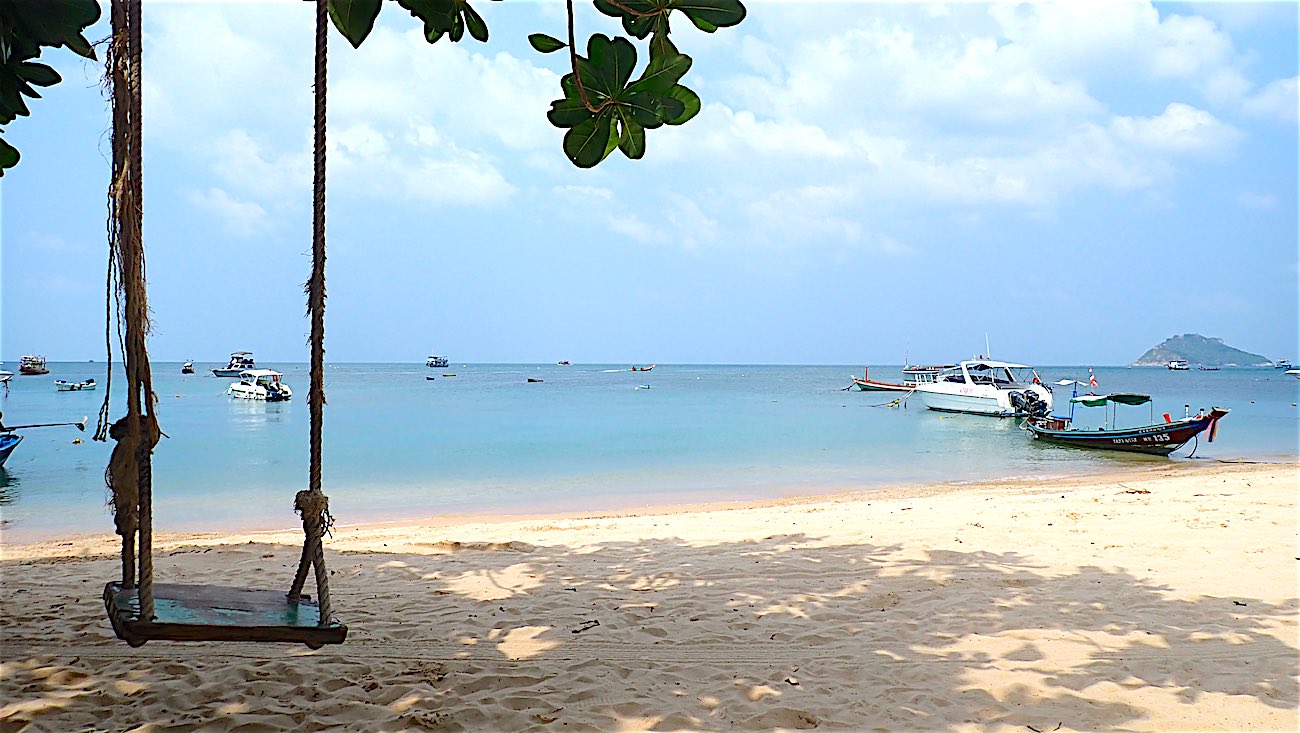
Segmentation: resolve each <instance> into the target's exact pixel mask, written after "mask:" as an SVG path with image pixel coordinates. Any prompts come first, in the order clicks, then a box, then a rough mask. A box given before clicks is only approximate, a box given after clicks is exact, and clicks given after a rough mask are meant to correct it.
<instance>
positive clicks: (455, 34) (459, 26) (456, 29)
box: [447, 15, 465, 43]
mask: <svg viewBox="0 0 1300 733" xmlns="http://www.w3.org/2000/svg"><path fill="white" fill-rule="evenodd" d="M447 37H448V38H450V39H451V41H452V43H459V42H460V39H462V38H464V37H465V21H464V20H463V19H461V17H460V15H457V16H456V17H454V18H452V20H451V30H449V31H447Z"/></svg>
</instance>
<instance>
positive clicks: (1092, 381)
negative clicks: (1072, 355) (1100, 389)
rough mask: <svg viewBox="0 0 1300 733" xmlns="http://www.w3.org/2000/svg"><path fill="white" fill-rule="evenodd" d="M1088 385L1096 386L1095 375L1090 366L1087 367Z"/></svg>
mask: <svg viewBox="0 0 1300 733" xmlns="http://www.w3.org/2000/svg"><path fill="white" fill-rule="evenodd" d="M1088 386H1089V387H1096V386H1097V377H1096V376H1094V375H1093V373H1092V367H1088Z"/></svg>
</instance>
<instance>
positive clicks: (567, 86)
mask: <svg viewBox="0 0 1300 733" xmlns="http://www.w3.org/2000/svg"><path fill="white" fill-rule="evenodd" d="M394 1H395V2H396V3H397V4H398V5H400V6H401V7H402V8H404V9H405V10H406V11H407V12H409V13H410V14H411V15H412V16H413V17H414V18H415V19H416V20H419V21H420V22H421V23H423V24H424V37H425V40H427V41H428V42H429V43H437V42H438V41H440V40H442V39H443V38H444V37H445V38H448V39H450V40H451V41H453V42H457V41H460V40H461V39H462V38H464V37H465V34H466V32H468V33H469V36H470V37H471V38H474V39H475V40H478V41H483V42H486V41H487V39H488V28H487V24H486V23H485V22H484V20H483V17H482V16H480V15H479V14H478V12H477V11H476V10H474V8H473V7H471V6H470V4H469V3H468V2H466V1H465V0H394ZM593 3H594V5H595V7H596V9H597V10H599V11H600V12H601V13H603V14H605V15H607V16H610V17H612V18H618V19H619V20H620V21H621V22H622V26H623V30H624V31H626V32H627V34H628V35H630V36H631V37H633V38H635V39H637V40H638V41H647V44H648V47H649V54H648V56H649V60H648V61H647V63H646V66H645V68H644V69H642V71H641V74H640V75H639V76H637V77H636V79H633V78H632V75H633V73H634V72H635V70H636V66H637V50H636V46H634V45H633V43H632V42H631V41H630V40H628V39H627V38H624V37H622V36H617V37H610V36H606V35H603V34H595V35H592V36H591V37H590V38H588V40H587V53H586V55H585V56H584V55H580V54H578V53H577V51H576V49H570V53H569V57H570V66H571V71H570V72H569V73H568V74H566V75H565V76H564V77H563V78H562V79H561V80H560V89H561V91H562V93H563V94H564V96H563V98H561V99H557V100H555V101H554V102H552V103H551V109H550V112H548V113H547V119H549V120H550V122H551V124H552V125H555V126H556V127H559V128H561V129H564V130H566V132H565V134H564V154H565V155H566V156H567V157H568V158H569V160H570V161H571V162H573V164H574V165H576V166H578V167H580V168H590V167H592V166H595V165H596V164H598V163H600V162H601V161H602V160H604V159H605V158H607V157H608V156H609V154H610V153H612V152H614V150H615V149H618V150H620V151H622V152H623V154H624V155H626V156H627V157H628V158H632V159H637V158H640V157H642V156H643V155H645V136H646V130H653V129H655V128H658V127H662V126H663V125H680V124H682V123H684V122H686V121H687V120H689V119H691V118H692V117H694V116H695V115H696V114H697V113H698V112H699V111H700V104H701V103H700V97H699V95H697V94H696V93H695V92H694V91H692V90H691V89H690V88H688V87H686V86H684V85H682V84H681V83H680V82H681V79H682V77H683V76H684V75H685V74H686V72H687V71H689V70H690V68H691V57H690V56H687V55H686V54H684V53H681V52H680V51H678V50H677V47H676V46H674V45H673V42H672V41H671V40H669V34H670V33H671V31H672V28H671V24H670V20H671V17H672V14H673V13H674V12H677V13H680V14H681V15H683V16H685V17H686V18H687V19H688V20H690V22H691V23H692V24H693V25H694V26H695V27H696V28H698V29H700V30H702V31H704V32H706V33H713V32H714V31H716V30H718V29H719V28H729V27H731V26H734V25H737V24H738V23H740V22H741V21H742V20H744V19H745V13H746V11H745V6H744V5H743V4H741V2H740V0H593ZM381 6H382V0H329V3H328V8H329V14H330V19H331V20H332V21H333V22H334V26H335V27H336V28H338V30H339V32H340V33H342V34H343V37H344V38H346V39H347V40H348V42H349V43H351V44H352V46H353V47H354V48H355V47H360V46H361V44H362V43H363V42H364V41H365V40H366V37H367V36H369V35H370V32H371V30H373V29H374V26H375V19H376V18H377V17H378V16H379V11H380V9H381ZM571 11H572V6H570V16H569V38H570V42H572V38H573V17H572V14H571ZM528 41H529V43H531V44H532V46H533V48H534V49H536V50H538V51H540V52H542V53H551V52H554V51H559V50H561V49H564V48H569V46H570V44H569V43H565V42H564V41H561V40H559V39H557V38H554V37H552V36H548V35H546V34H545V33H534V34H532V35H530V36H529V37H528Z"/></svg>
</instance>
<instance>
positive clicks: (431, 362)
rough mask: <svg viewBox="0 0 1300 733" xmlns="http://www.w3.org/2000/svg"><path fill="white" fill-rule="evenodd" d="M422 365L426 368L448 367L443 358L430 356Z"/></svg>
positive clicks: (445, 359)
mask: <svg viewBox="0 0 1300 733" xmlns="http://www.w3.org/2000/svg"><path fill="white" fill-rule="evenodd" d="M424 365H425V366H427V367H445V366H448V365H449V362H448V361H447V357H445V356H430V357H429V358H428V359H425V360H424Z"/></svg>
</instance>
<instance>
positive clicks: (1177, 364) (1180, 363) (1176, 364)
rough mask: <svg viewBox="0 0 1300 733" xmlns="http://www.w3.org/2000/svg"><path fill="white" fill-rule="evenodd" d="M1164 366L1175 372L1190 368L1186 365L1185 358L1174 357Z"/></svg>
mask: <svg viewBox="0 0 1300 733" xmlns="http://www.w3.org/2000/svg"><path fill="white" fill-rule="evenodd" d="M1165 366H1167V367H1168V368H1169V369H1171V370H1173V371H1175V372H1185V371H1187V370H1188V369H1189V368H1190V367H1188V365H1187V360H1186V359H1174V360H1173V361H1171V362H1169V363H1168V364H1166V365H1165Z"/></svg>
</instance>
